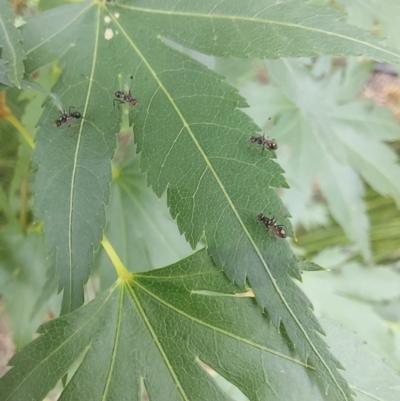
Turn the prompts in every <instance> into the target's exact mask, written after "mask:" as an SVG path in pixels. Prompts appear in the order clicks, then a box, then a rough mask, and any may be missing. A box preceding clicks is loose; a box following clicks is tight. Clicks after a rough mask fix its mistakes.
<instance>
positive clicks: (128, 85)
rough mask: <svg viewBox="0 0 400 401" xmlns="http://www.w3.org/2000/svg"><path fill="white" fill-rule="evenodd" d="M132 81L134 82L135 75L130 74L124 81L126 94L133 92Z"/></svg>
mask: <svg viewBox="0 0 400 401" xmlns="http://www.w3.org/2000/svg"><path fill="white" fill-rule="evenodd" d="M132 83H133V76H132V75H131V74H129V75H127V76H126V77H125V81H124V92H125V93H126V94H127V93H131V88H132Z"/></svg>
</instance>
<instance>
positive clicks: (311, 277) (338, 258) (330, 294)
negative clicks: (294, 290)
mask: <svg viewBox="0 0 400 401" xmlns="http://www.w3.org/2000/svg"><path fill="white" fill-rule="evenodd" d="M351 257H352V254H351V253H349V252H348V249H346V248H341V247H334V248H327V249H326V250H324V251H322V252H320V254H318V255H317V256H316V257H315V258H314V259H313V260H314V261H315V262H316V263H318V264H322V265H323V266H326V267H328V268H330V269H331V270H332V271H331V272H330V273H326V274H325V273H323V274H321V273H319V274H308V273H304V274H303V283H302V285H301V287H302V289H303V290H304V292H305V293H306V294H307V296H309V297H310V299H311V300H312V302H313V305H314V307H315V313H316V314H317V316H326V317H329V318H331V319H335V320H338V321H340V322H342V323H343V324H344V325H345V326H346V327H347V328H348V329H349V330H352V331H356V332H357V333H358V334H359V335H360V337H361V338H363V339H364V340H365V341H367V342H368V344H369V346H370V347H371V349H373V350H374V352H376V353H378V354H379V355H382V356H383V357H384V358H385V361H386V363H387V364H388V365H389V366H391V367H393V368H394V369H397V368H398V366H399V363H400V352H399V348H398V345H397V344H398V333H399V328H398V323H399V320H396V321H395V322H396V324H393V323H392V324H389V322H388V321H385V319H384V318H382V317H381V316H379V314H378V313H377V312H376V310H375V308H376V307H377V305H379V304H381V305H382V304H383V302H388V301H389V302H390V301H394V300H397V299H398V298H399V296H400V290H399V289H400V276H399V274H398V272H396V270H395V269H394V268H393V266H376V267H374V268H365V267H363V266H362V265H360V264H359V263H355V262H349V261H348V259H349V258H351ZM390 326H392V327H393V329H390ZM396 333H397V334H396ZM335 355H337V356H339V354H335ZM341 361H342V360H341ZM346 378H347V377H346Z"/></svg>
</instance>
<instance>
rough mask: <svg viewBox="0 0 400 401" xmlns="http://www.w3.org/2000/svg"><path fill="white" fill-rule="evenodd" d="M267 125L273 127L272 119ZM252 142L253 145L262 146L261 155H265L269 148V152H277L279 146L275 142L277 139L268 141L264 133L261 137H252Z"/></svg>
mask: <svg viewBox="0 0 400 401" xmlns="http://www.w3.org/2000/svg"><path fill="white" fill-rule="evenodd" d="M267 125H272V119H271V117H270V118H268V123H267ZM250 142H251V143H256V144H257V145H261V146H262V152H261V154H263V153H264V149H265V148H268V149H269V150H276V149H278V144H277V143H276V142H275V139H268V138H267V137H266V136H265V133H263V134H262V135H260V136H252V137H251V138H250Z"/></svg>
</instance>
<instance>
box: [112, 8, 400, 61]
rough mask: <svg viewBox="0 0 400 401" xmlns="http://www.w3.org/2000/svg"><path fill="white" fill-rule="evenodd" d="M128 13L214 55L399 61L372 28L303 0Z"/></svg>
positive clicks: (130, 10)
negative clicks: (346, 21) (352, 23)
mask: <svg viewBox="0 0 400 401" xmlns="http://www.w3.org/2000/svg"><path fill="white" fill-rule="evenodd" d="M120 7H121V9H123V10H124V14H126V15H128V14H129V15H130V18H132V19H135V20H138V21H140V22H141V23H142V24H143V25H145V26H148V27H150V26H151V27H152V29H153V30H154V31H156V32H157V33H158V34H159V35H161V36H163V37H166V38H168V39H172V40H174V41H176V42H178V43H180V44H182V45H184V46H186V47H189V48H192V49H195V50H197V51H200V52H202V53H206V54H212V55H214V56H220V57H223V56H228V55H230V56H236V57H246V58H247V57H257V58H280V57H298V56H316V55H321V54H332V55H338V56H339V55H360V54H364V55H365V56H367V57H370V58H372V59H376V60H386V61H391V62H396V63H398V62H399V56H400V53H399V52H398V51H397V50H392V49H388V48H385V47H384V46H382V45H381V44H379V42H378V41H377V40H376V39H375V38H374V37H373V36H372V35H370V34H369V33H367V32H365V31H362V30H360V29H358V28H355V27H352V26H350V25H346V24H343V23H341V22H339V19H340V18H341V17H342V16H343V14H341V13H338V12H336V11H334V10H332V9H330V8H329V7H316V6H312V5H308V4H304V3H303V2H300V1H297V0H295V1H283V2H279V3H277V2H276V1H275V0H267V1H264V2H262V3H260V2H259V1H257V0H251V1H246V2H237V3H235V4H234V6H233V5H232V2H231V1H229V0H223V1H220V2H218V3H217V4H216V3H215V1H213V0H207V1H201V2H193V1H191V0H185V1H179V2H177V1H175V0H169V1H164V2H163V3H162V4H160V2H158V1H156V0H153V1H146V0H142V1H135V2H134V3H133V4H132V5H130V4H121V5H120Z"/></svg>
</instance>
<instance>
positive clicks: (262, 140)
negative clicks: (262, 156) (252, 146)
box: [250, 134, 278, 152]
mask: <svg viewBox="0 0 400 401" xmlns="http://www.w3.org/2000/svg"><path fill="white" fill-rule="evenodd" d="M250 142H251V143H257V144H258V145H262V147H263V149H262V152H264V149H265V148H268V149H269V150H276V149H278V144H277V143H276V142H275V139H268V138H266V137H265V134H263V135H262V136H252V137H251V138H250Z"/></svg>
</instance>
